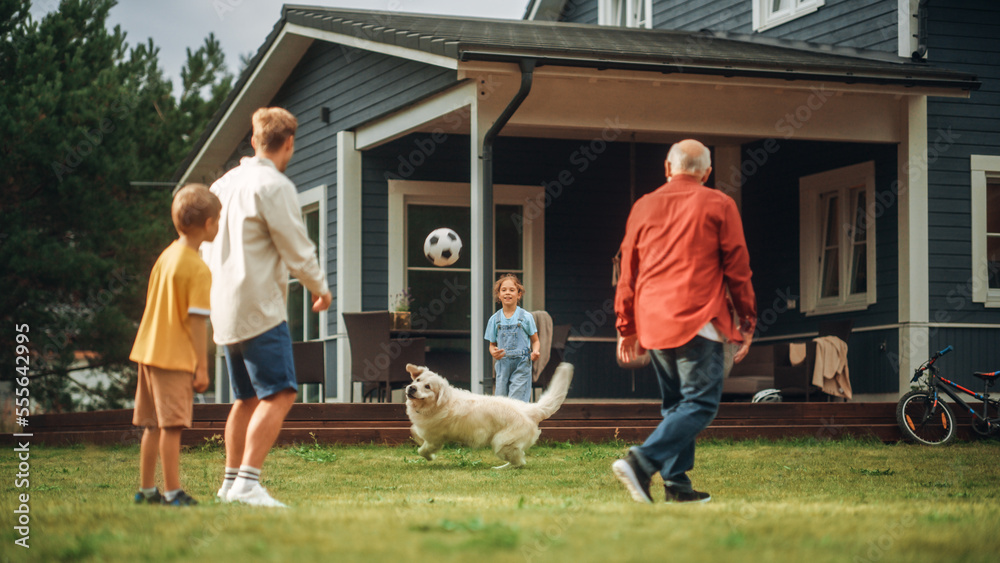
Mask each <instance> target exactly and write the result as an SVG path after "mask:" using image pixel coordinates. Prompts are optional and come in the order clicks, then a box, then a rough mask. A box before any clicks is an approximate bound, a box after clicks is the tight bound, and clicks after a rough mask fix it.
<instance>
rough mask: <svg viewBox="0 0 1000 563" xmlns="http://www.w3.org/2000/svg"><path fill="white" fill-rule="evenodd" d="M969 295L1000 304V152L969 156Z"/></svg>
mask: <svg viewBox="0 0 1000 563" xmlns="http://www.w3.org/2000/svg"><path fill="white" fill-rule="evenodd" d="M971 171H972V178H971V180H972V181H971V183H972V194H971V195H972V298H973V300H974V301H976V302H979V303H985V304H986V306H987V307H1000V156H983V155H973V156H972V164H971Z"/></svg>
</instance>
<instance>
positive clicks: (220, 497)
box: [215, 485, 233, 503]
mask: <svg viewBox="0 0 1000 563" xmlns="http://www.w3.org/2000/svg"><path fill="white" fill-rule="evenodd" d="M232 488H233V486H232V485H229V486H228V487H227V486H225V485H223V486H222V487H221V488H219V492H217V493H215V499H216V500H217V501H219V502H222V503H226V502H229V491H230V490H231V489H232Z"/></svg>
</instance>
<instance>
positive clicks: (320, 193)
mask: <svg viewBox="0 0 1000 563" xmlns="http://www.w3.org/2000/svg"><path fill="white" fill-rule="evenodd" d="M298 200H299V212H300V213H301V215H302V221H303V224H304V223H305V214H306V213H308V212H310V211H314V210H315V211H319V240H318V242H317V244H316V254H317V258H318V259H319V267H320V269H321V270H323V271H326V270H327V262H326V255H327V203H326V202H327V187H326V185H325V184H323V185H320V186H316V187H314V188H309V189H308V190H303V191H301V192H299V193H298ZM327 275H328V276H329V272H327ZM293 283H294V284H299V285H302V282H300V281H299V280H297V279H295V277H294V276H291V275H290V276H288V286H287V289H286V293H285V298H286V303H285V306H286V308H287V306H288V302H287V300H288V295H289V294H290V292H291V287H292V284H293ZM303 290H304V291H306V292H308V291H309V290H308V289H305V287H303ZM311 307H312V305H311V303H310V302H309V299H304V301H303V319H308V318H309V317H308V311H309V310H310V308H311ZM326 323H327V312H326V311H320V313H319V335H318V336H317V337H316V338H315V339H313V340H306V338H305V336H306V335H307V334H308V332H307V331H305V330H304V331H303V334H302V335H301V336H302V340H301V342H315V341H318V340H326V338H327V336H328V331H327V324H326ZM304 326H305V321H303V327H304ZM292 341H293V342H300V340H296V335H294V334H293V335H292Z"/></svg>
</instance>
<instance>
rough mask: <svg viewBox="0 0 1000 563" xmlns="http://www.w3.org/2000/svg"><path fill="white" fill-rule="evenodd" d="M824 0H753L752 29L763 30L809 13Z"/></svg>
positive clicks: (816, 8)
mask: <svg viewBox="0 0 1000 563" xmlns="http://www.w3.org/2000/svg"><path fill="white" fill-rule="evenodd" d="M823 3H824V0H753V30H754V31H764V30H766V29H769V28H772V27H775V26H778V25H781V24H783V23H785V22H787V21H791V20H794V19H795V18H799V17H802V16H804V15H806V14H811V13H813V12H815V11H816V10H818V9H819V8H820V7H821V6H822V5H823Z"/></svg>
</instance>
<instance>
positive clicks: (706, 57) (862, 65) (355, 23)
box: [283, 5, 979, 89]
mask: <svg viewBox="0 0 1000 563" xmlns="http://www.w3.org/2000/svg"><path fill="white" fill-rule="evenodd" d="M283 14H284V20H285V21H287V22H289V23H295V24H299V25H303V26H308V27H313V28H317V29H323V30H327V31H331V32H335V33H342V34H345V35H351V36H354V37H360V38H364V39H368V40H371V41H376V42H380V43H386V44H390V45H397V46H400V47H406V48H411V49H417V50H420V51H425V52H428V53H433V54H437V55H443V56H446V57H451V58H454V59H456V60H459V61H500V62H512V61H517V60H520V59H523V58H533V59H536V60H537V62H538V64H539V65H540V66H541V65H558V66H576V67H592V68H602V69H604V68H608V69H612V68H613V69H626V70H645V71H657V72H663V73H681V72H682V73H690V74H709V75H723V76H754V77H762V78H781V79H786V80H828V81H835V82H843V83H875V84H900V85H907V86H925V87H945V88H960V89H976V88H978V86H979V82H978V81H977V80H976V77H975V76H974V75H970V74H967V73H961V72H955V71H951V70H947V69H941V68H937V67H934V66H931V65H929V64H927V63H925V62H913V61H910V60H909V59H903V58H900V57H896V56H894V55H889V56H887V55H886V54H883V53H874V52H871V51H861V50H857V49H848V48H836V47H830V46H820V45H814V44H807V43H802V42H788V43H784V42H781V41H775V40H760V39H758V38H757V37H754V36H738V35H727V34H724V33H718V32H688V31H670V30H659V29H629V28H622V27H613V26H596V25H585V24H570V23H563V22H545V21H524V20H501V19H483V18H465V17H462V18H460V17H448V16H429V15H421V14H408V13H401V12H380V11H368V10H345V9H339V8H322V7H314V6H296V5H286V6H285V7H284V10H283Z"/></svg>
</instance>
